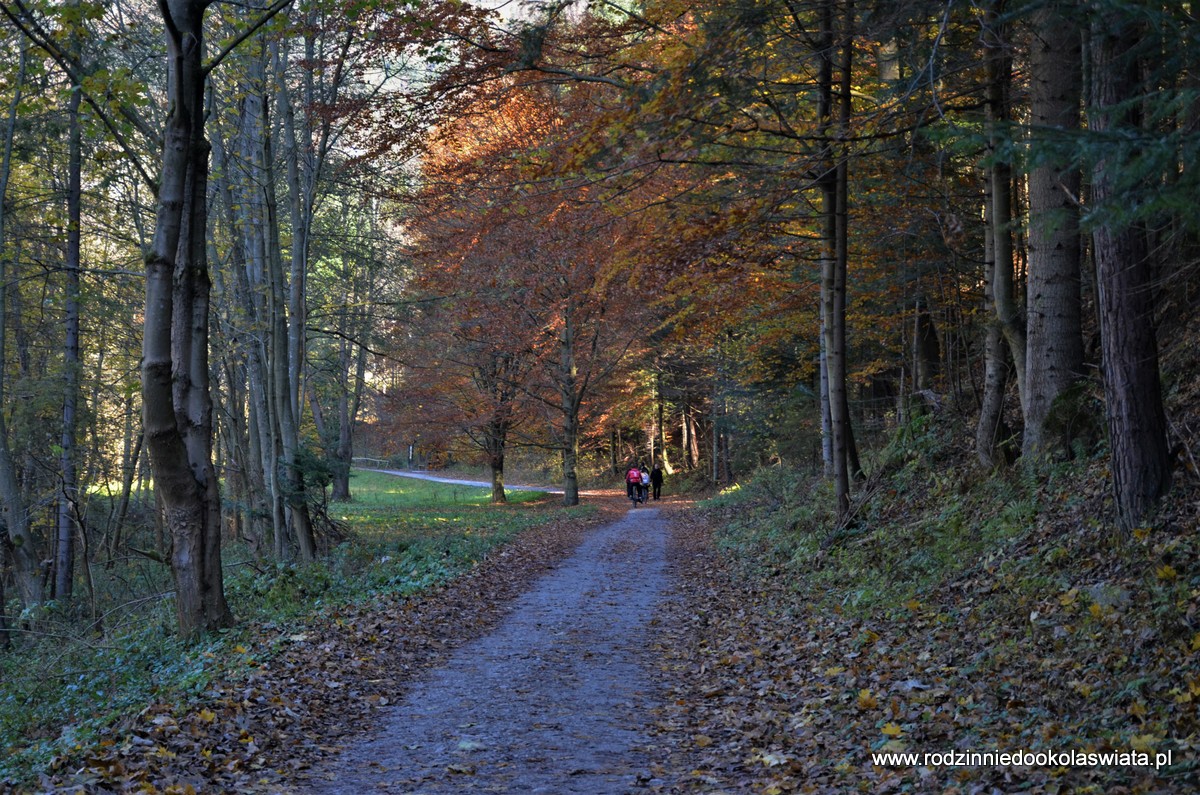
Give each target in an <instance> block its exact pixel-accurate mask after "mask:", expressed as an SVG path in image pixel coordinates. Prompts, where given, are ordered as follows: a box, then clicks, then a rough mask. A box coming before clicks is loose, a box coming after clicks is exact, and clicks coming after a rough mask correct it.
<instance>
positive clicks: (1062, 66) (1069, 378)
mask: <svg viewBox="0 0 1200 795" xmlns="http://www.w3.org/2000/svg"><path fill="white" fill-rule="evenodd" d="M1076 13H1077V12H1076V11H1075V9H1074V6H1072V5H1070V4H1067V3H1061V2H1059V3H1055V4H1053V5H1051V6H1047V7H1045V8H1042V9H1040V10H1039V11H1037V13H1036V16H1035V19H1034V36H1033V41H1032V45H1031V46H1032V52H1031V61H1032V65H1031V76H1030V95H1031V98H1030V105H1031V108H1030V110H1031V114H1032V116H1033V132H1032V141H1031V147H1032V148H1033V149H1034V150H1035V151H1036V150H1037V149H1039V148H1040V149H1042V150H1044V151H1043V152H1042V153H1041V154H1040V156H1039V160H1038V162H1039V165H1037V166H1036V167H1035V168H1034V169H1033V170H1032V171H1031V172H1030V174H1029V221H1030V223H1029V275H1028V281H1027V288H1026V289H1027V292H1026V318H1027V321H1028V337H1027V339H1026V344H1027V347H1028V359H1027V361H1026V363H1025V365H1026V368H1027V370H1026V375H1025V405H1024V414H1025V435H1024V439H1023V441H1022V454H1023V456H1024V457H1025V458H1026V459H1027V460H1030V461H1035V460H1037V459H1038V458H1040V457H1042V456H1044V455H1046V454H1049V453H1053V452H1055V451H1058V450H1060V449H1062V448H1063V447H1064V446H1066V445H1067V444H1068V443H1069V442H1070V440H1069V439H1067V438H1065V436H1063V435H1061V434H1059V435H1055V436H1053V437H1048V436H1047V434H1046V430H1047V429H1046V420H1047V418H1048V416H1049V414H1050V409H1051V407H1052V406H1053V405H1054V401H1055V400H1056V399H1057V398H1058V397H1059V396H1060V395H1062V394H1063V393H1064V392H1066V391H1067V389H1069V388H1070V387H1071V385H1072V384H1074V383H1075V382H1076V381H1077V380H1078V379H1079V378H1080V377H1081V375H1082V373H1083V325H1082V312H1081V307H1080V301H1081V298H1080V265H1079V259H1080V245H1079V210H1078V205H1077V201H1078V199H1077V197H1078V195H1079V183H1080V177H1079V169H1078V168H1077V167H1076V166H1074V165H1073V163H1072V160H1073V158H1072V157H1071V154H1072V153H1071V151H1070V149H1069V148H1068V145H1069V141H1067V140H1063V136H1064V134H1066V135H1070V134H1072V133H1077V132H1078V130H1079V102H1080V92H1081V81H1082V69H1083V63H1082V36H1081V32H1080V30H1079V26H1078V25H1077V24H1076V23H1075V21H1074V20H1075V16H1076ZM1059 153H1061V154H1059Z"/></svg>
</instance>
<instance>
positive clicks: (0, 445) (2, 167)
mask: <svg viewBox="0 0 1200 795" xmlns="http://www.w3.org/2000/svg"><path fill="white" fill-rule="evenodd" d="M27 57H28V54H27V51H26V50H25V49H22V50H21V59H20V61H19V63H18V67H17V84H16V86H15V88H14V89H13V97H12V101H11V102H10V103H9V107H8V118H7V121H6V124H5V128H4V155H3V160H0V502H2V508H3V520H4V526H3V528H0V544H3V546H4V547H5V549H6V550H7V553H8V557H9V559H10V560H11V562H12V567H13V579H14V580H15V582H16V586H17V594H18V595H19V596H20V598H21V603H22V604H23V605H24V606H26V607H32V606H34V605H39V604H41V603H42V601H43V598H44V591H43V589H42V581H41V556H40V555H39V554H38V549H37V545H36V544H35V542H34V537H33V533H32V532H30V527H29V510H28V505H27V503H26V500H25V495H24V494H23V493H22V491H21V486H20V481H19V479H18V477H17V467H16V462H15V461H14V460H13V455H12V448H11V447H10V446H9V436H8V424H7V420H6V418H5V415H4V407H5V406H6V405H7V403H6V400H5V391H6V387H7V384H6V381H5V374H6V373H7V370H8V368H7V362H8V307H9V302H10V295H11V294H12V288H11V287H10V286H9V282H10V274H9V267H8V266H9V262H8V257H7V249H6V243H7V239H6V237H5V221H6V216H5V208H6V207H7V205H8V181H9V176H10V175H11V173H12V149H13V138H14V135H15V132H16V122H17V109H18V107H19V106H20V104H21V94H22V91H23V89H24V86H25V65H26V59H27ZM2 554H3V553H0V555H2ZM2 576H3V575H2V574H0V577H2ZM0 604H2V603H0Z"/></svg>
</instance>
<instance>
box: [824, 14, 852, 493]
mask: <svg viewBox="0 0 1200 795" xmlns="http://www.w3.org/2000/svg"><path fill="white" fill-rule="evenodd" d="M837 5H838V3H837V2H836V0H827V2H826V3H825V4H824V5H823V7H822V15H821V41H822V46H823V55H822V58H821V65H820V75H819V78H818V81H819V86H820V88H819V98H818V116H819V117H820V119H821V128H822V132H823V133H824V135H825V136H826V138H827V143H826V147H827V149H828V155H827V161H826V164H825V175H824V177H823V178H822V180H821V186H820V189H821V197H822V215H823V226H822V237H823V243H824V248H825V251H824V253H823V255H822V256H823V262H822V278H821V301H822V307H823V310H824V320H825V337H824V341H825V350H826V354H825V357H826V370H827V374H828V393H829V394H828V397H829V417H830V423H829V424H830V431H831V433H830V437H831V440H832V454H833V456H832V461H833V481H834V495H835V499H836V501H837V506H838V515H839V517H845V516H846V515H848V513H849V510H850V474H851V461H850V458H851V454H850V451H851V447H852V446H853V442H852V441H851V429H850V414H849V410H848V409H849V399H848V396H847V394H846V270H847V265H848V253H849V252H848V247H847V242H848V237H847V234H848V220H849V213H848V206H847V203H848V182H849V164H848V160H847V153H846V144H845V140H846V138H847V137H848V135H849V125H850V95H849V80H850V74H849V71H850V65H851V64H850V59H851V48H852V46H853V43H852V40H851V36H850V26H851V24H852V19H853V13H854V12H853V5H852V4H851V3H849V2H847V3H845V6H846V7H845V13H844V14H843V15H841V19H842V23H843V25H844V27H845V30H842V31H835V23H836V21H837V20H838V19H839V15H838V13H837ZM837 33H840V34H841V36H840V37H839V36H837V35H836V34H837ZM835 59H836V63H835ZM835 66H836V68H837V69H839V70H840V72H841V74H840V76H839V80H838V83H837V85H836V87H835V83H834V71H835ZM835 90H836V92H837V94H838V97H839V100H838V107H837V117H836V119H835V117H834V101H835V96H834V94H835ZM854 468H855V469H857V466H855V467H854Z"/></svg>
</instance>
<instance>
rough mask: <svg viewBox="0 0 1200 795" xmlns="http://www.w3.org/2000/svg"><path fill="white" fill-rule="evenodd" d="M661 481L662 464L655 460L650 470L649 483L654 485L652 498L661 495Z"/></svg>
mask: <svg viewBox="0 0 1200 795" xmlns="http://www.w3.org/2000/svg"><path fill="white" fill-rule="evenodd" d="M662 481H663V471H662V464H659V463H657V462H655V464H654V469H652V470H650V485H651V486H653V487H654V499H656V500H657V499H658V498H659V497H661V496H662Z"/></svg>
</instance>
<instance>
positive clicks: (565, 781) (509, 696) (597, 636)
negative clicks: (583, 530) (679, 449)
mask: <svg viewBox="0 0 1200 795" xmlns="http://www.w3.org/2000/svg"><path fill="white" fill-rule="evenodd" d="M666 542H667V521H666V519H665V518H664V517H663V516H662V515H661V514H660V512H659V511H658V510H657V509H654V508H643V509H639V510H633V511H630V512H629V513H628V514H627V515H626V516H625V517H624V518H623V519H621V520H620V521H617V522H614V523H612V524H608V525H605V526H603V527H600V528H598V529H596V530H595V531H593V532H592V533H591V534H590V535H589V536H588V538H587V539H586V540H585V541H584V542H583V544H582V545H581V546H580V547H579V549H578V550H577V551H576V552H575V553H574V554H573V555H572V556H571V557H569V558H567V559H566V560H564V561H563V562H562V563H561V564H560V565H559V566H558V567H556V568H555V569H554V570H553V571H552V572H551V573H549V574H547V575H545V576H544V577H542V578H541V579H540V580H538V581H537V582H536V583H535V584H534V586H533V587H532V589H531V590H529V591H528V592H527V593H525V594H524V595H523V596H522V597H520V598H519V599H518V600H517V601H516V602H515V603H514V605H513V606H512V609H511V610H512V612H511V613H510V614H509V615H508V616H507V617H506V618H505V620H504V621H503V622H502V623H501V624H500V626H498V627H497V628H496V629H495V630H494V631H493V632H492V633H491V634H489V635H487V636H485V637H483V638H480V639H479V640H476V641H474V642H471V643H469V644H466V645H464V646H462V647H460V648H459V649H458V650H457V651H456V652H455V653H454V655H453V656H452V657H451V658H450V660H449V661H448V662H447V664H446V665H444V666H443V667H441V668H439V669H437V670H435V671H433V672H432V673H431V674H430V675H427V676H426V677H425V678H424V679H423V680H422V681H420V682H419V683H417V684H415V685H414V686H413V688H412V689H411V690H410V691H409V692H408V694H407V696H406V698H405V699H404V701H402V702H400V703H399V704H398V705H397V706H395V707H389V708H386V709H384V710H377V711H375V712H374V713H373V714H374V715H375V719H376V720H378V721H379V726H378V728H377V730H376V731H374V732H373V733H372V734H371V735H370V736H369V737H368V738H367V739H366V740H364V741H362V742H359V743H356V744H354V745H351V746H349V747H347V748H346V749H345V750H344V752H343V753H342V754H341V755H340V756H339V757H337V758H336V759H334V760H333V762H332V763H331V764H330V766H329V767H328V768H327V769H326V770H325V771H323V772H320V773H317V774H315V775H314V776H313V777H312V779H313V780H314V781H316V782H321V781H322V779H324V783H320V784H319V785H318V786H316V787H315V788H314V789H313V790H312V792H314V793H325V794H327V795H349V793H359V792H404V793H430V795H437V793H448V792H455V793H458V792H464V791H472V792H545V793H597V794H601V793H603V794H604V795H610V794H611V793H619V792H626V791H629V790H633V789H637V788H638V787H639V784H640V783H642V782H647V781H649V780H650V779H651V775H650V773H649V768H650V765H651V764H653V763H654V762H655V761H656V760H654V759H651V758H649V757H648V755H647V754H646V752H645V751H644V750H643V748H644V746H646V745H647V744H648V739H647V738H648V732H649V722H650V717H649V716H650V715H651V712H652V710H653V709H654V708H655V707H657V706H658V705H659V700H660V694H659V693H658V692H657V691H656V687H655V685H654V684H653V682H652V680H651V677H650V672H649V667H650V665H652V664H653V657H652V655H651V653H650V652H648V651H647V649H646V647H647V644H648V643H649V642H650V641H651V634H650V629H649V627H648V623H649V621H650V618H651V616H652V614H653V612H654V610H655V608H656V607H657V606H658V605H659V603H660V602H661V600H662V598H663V594H664V592H665V590H666V588H667V582H668V577H667V566H666Z"/></svg>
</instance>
